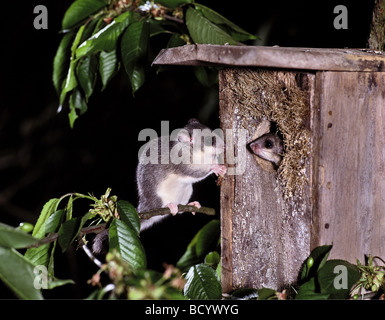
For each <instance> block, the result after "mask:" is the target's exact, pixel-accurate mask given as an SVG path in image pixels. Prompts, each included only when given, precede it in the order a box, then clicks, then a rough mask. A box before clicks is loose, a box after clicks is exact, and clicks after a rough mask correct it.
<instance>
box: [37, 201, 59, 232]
mask: <svg viewBox="0 0 385 320" xmlns="http://www.w3.org/2000/svg"><path fill="white" fill-rule="evenodd" d="M59 202H60V199H57V198H53V199H50V200H49V201H48V202H47V203H46V204H45V205H44V206H43V209H42V210H41V212H40V215H39V218H38V220H37V222H36V224H35V227H34V228H33V232H32V235H33V236H34V237H35V238H38V239H41V238H43V237H44V235H45V223H46V221H47V219H48V218H49V216H50V215H51V214H53V213H54V212H55V211H56V210H57V205H58V204H59Z"/></svg>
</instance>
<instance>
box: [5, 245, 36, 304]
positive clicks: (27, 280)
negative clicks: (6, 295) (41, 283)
mask: <svg viewBox="0 0 385 320" xmlns="http://www.w3.org/2000/svg"><path fill="white" fill-rule="evenodd" d="M34 268H35V266H34V265H33V264H32V263H31V262H30V261H28V260H27V259H26V258H24V257H23V256H22V255H21V254H20V253H19V252H17V251H15V250H14V249H11V248H3V247H0V279H1V280H2V281H3V282H4V283H5V284H6V285H7V286H8V287H9V288H10V289H11V290H12V291H13V292H14V293H15V294H16V295H17V296H18V297H19V298H21V299H39V300H40V299H43V297H42V295H41V293H40V290H38V289H36V288H35V287H34V281H35V276H36V275H35V274H34V272H33V270H34Z"/></svg>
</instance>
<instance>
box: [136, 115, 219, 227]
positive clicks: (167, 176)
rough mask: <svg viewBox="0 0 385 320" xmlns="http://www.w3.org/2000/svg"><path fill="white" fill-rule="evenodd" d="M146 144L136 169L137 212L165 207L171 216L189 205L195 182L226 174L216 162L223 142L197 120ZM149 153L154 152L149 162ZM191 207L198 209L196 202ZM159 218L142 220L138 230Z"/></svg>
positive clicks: (191, 120)
mask: <svg viewBox="0 0 385 320" xmlns="http://www.w3.org/2000/svg"><path fill="white" fill-rule="evenodd" d="M146 145H147V148H143V149H142V153H141V155H140V156H139V164H138V167H137V170H136V180H137V184H138V195H139V204H138V208H137V209H138V212H143V211H148V210H151V209H156V208H163V207H168V208H170V211H171V214H173V215H175V214H177V213H178V208H177V206H178V204H182V205H186V204H188V203H189V201H190V197H191V195H192V191H193V187H192V185H193V184H194V183H195V182H198V181H201V180H203V179H205V178H206V177H208V176H209V175H211V174H213V173H214V174H216V175H217V176H219V175H224V174H225V173H226V167H225V166H224V165H221V164H219V163H218V157H219V156H220V155H221V154H222V153H223V152H224V147H225V144H224V142H223V139H222V138H221V137H220V136H219V135H218V134H216V133H215V132H214V131H212V130H211V129H210V128H208V127H207V126H205V125H203V124H201V123H200V122H199V121H198V120H197V119H190V120H189V121H188V123H187V124H186V125H185V126H184V128H183V129H180V130H177V131H176V132H175V131H174V132H173V133H172V134H171V136H162V137H160V138H157V139H154V140H152V141H150V142H148V143H147V144H146ZM165 146H167V147H165ZM151 150H158V152H157V154H156V155H155V158H151V162H150V163H149V162H148V160H149V153H150V152H151ZM191 204H192V205H195V206H196V207H198V208H199V207H200V204H199V202H197V201H193V202H191ZM163 218H164V216H155V217H152V218H150V219H148V220H142V221H141V223H142V226H141V230H145V229H147V228H149V227H150V226H152V225H153V224H154V223H157V222H159V221H161V220H162V219H163Z"/></svg>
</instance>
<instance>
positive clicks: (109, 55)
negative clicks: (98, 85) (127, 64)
mask: <svg viewBox="0 0 385 320" xmlns="http://www.w3.org/2000/svg"><path fill="white" fill-rule="evenodd" d="M118 70H119V62H118V58H117V56H116V50H112V51H111V52H105V51H102V52H100V56H99V72H100V77H101V79H102V84H103V87H102V91H103V90H104V89H105V88H106V86H107V84H108V83H109V82H110V80H111V79H112V78H113V77H114V75H115V74H116V72H117V71H118Z"/></svg>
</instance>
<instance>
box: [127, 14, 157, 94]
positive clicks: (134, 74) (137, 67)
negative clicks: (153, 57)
mask: <svg viewBox="0 0 385 320" xmlns="http://www.w3.org/2000/svg"><path fill="white" fill-rule="evenodd" d="M149 35H150V27H149V23H147V22H145V21H138V22H134V23H132V24H131V25H130V26H129V27H128V28H127V30H126V31H125V32H124V34H123V36H122V41H121V52H122V61H123V65H124V68H125V70H126V72H127V74H128V77H129V79H130V82H131V86H132V91H133V93H135V92H136V91H137V90H138V89H139V88H140V87H141V86H142V85H143V83H144V80H145V67H144V64H143V62H142V61H141V60H142V59H143V57H145V55H146V54H147V47H148V41H149Z"/></svg>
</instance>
